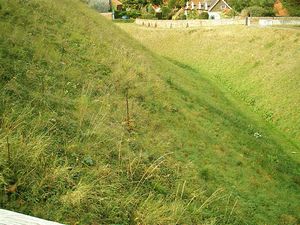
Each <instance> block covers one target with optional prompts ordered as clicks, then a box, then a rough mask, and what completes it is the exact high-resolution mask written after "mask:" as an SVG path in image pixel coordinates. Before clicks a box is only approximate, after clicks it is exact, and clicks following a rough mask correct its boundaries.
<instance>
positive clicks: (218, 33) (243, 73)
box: [123, 25, 300, 146]
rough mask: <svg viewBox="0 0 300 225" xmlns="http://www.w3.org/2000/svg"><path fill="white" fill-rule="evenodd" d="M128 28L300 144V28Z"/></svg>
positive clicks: (127, 28)
mask: <svg viewBox="0 0 300 225" xmlns="http://www.w3.org/2000/svg"><path fill="white" fill-rule="evenodd" d="M123 28H125V29H126V30H128V31H129V32H130V33H131V34H132V35H133V36H134V37H135V38H136V39H138V40H140V41H141V42H142V43H143V44H144V45H145V46H146V47H149V49H151V50H153V51H155V52H157V53H158V54H161V55H163V56H165V57H168V58H170V59H173V60H177V61H180V62H183V63H184V64H186V65H189V66H191V67H192V68H194V69H196V70H198V71H201V72H203V73H204V74H205V75H206V76H207V77H208V79H213V80H215V81H218V82H219V83H220V84H221V85H220V86H223V87H224V86H225V87H226V88H227V90H228V91H229V92H230V93H235V94H236V95H238V96H239V97H240V98H242V99H243V100H244V101H245V102H246V103H247V104H248V105H250V106H251V107H252V109H253V110H254V111H256V112H258V113H260V114H261V116H262V117H263V118H265V119H266V120H268V121H270V122H272V123H273V124H275V126H277V127H278V128H280V129H281V130H282V131H283V135H286V136H289V137H291V138H292V139H294V141H295V142H297V143H298V145H299V146H300V123H299V121H300V110H299V109H300V91H299V87H300V63H299V62H300V30H297V29H280V28H277V29H276V28H272V29H261V28H255V27H251V28H247V27H241V26H237V27H215V28H203V29H200V30H175V31H174V30H173V31H172V30H147V31H145V30H144V29H143V28H138V27H134V26H128V25H127V26H125V25H124V26H123ZM158 40H159V41H158Z"/></svg>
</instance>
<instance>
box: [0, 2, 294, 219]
mask: <svg viewBox="0 0 300 225" xmlns="http://www.w3.org/2000/svg"><path fill="white" fill-rule="evenodd" d="M0 18H1V20H0V27H1V30H0V56H1V58H0V59H1V63H0V79H1V80H0V89H1V92H0V104H1V105H0V117H1V123H0V186H1V189H0V190H1V193H0V207H2V208H6V209H11V210H15V211H20V212H24V213H27V214H31V215H35V216H40V217H42V218H46V219H51V220H56V221H59V222H63V223H66V224H75V223H79V224H92V223H94V224H100V223H107V224H108V223H122V224H126V223H142V224H166V223H182V224H183V223H187V224H203V223H210V224H212V223H214V222H215V223H230V224H245V223H250V224H255V223H273V224H275V223H280V222H282V223H297V220H299V218H298V215H297V212H298V211H299V204H298V202H299V201H298V200H299V168H300V167H299V163H298V162H299V161H297V159H296V157H297V156H298V155H297V154H293V152H297V151H298V150H297V149H296V148H295V147H293V146H292V145H291V144H290V143H289V142H288V141H286V140H285V138H284V137H281V136H278V134H277V133H276V132H274V131H273V130H272V129H269V128H268V127H266V125H265V124H264V123H263V122H261V121H260V120H259V119H257V118H256V117H255V116H254V115H251V114H249V113H248V112H247V111H245V110H243V108H241V106H240V105H239V103H237V102H233V101H232V99H231V98H230V96H228V98H227V97H226V96H225V95H224V93H222V92H221V91H220V90H219V89H218V88H217V87H215V86H214V85H213V84H211V83H210V82H209V81H207V80H206V79H205V78H203V77H202V76H200V77H199V73H198V72H197V71H194V70H193V69H192V68H189V67H186V66H183V65H182V64H180V63H177V64H178V65H175V64H173V63H170V62H168V61H167V60H164V59H161V58H160V57H158V56H155V54H153V53H151V52H149V51H147V50H146V49H144V48H143V47H142V46H141V45H140V44H138V43H137V42H136V41H134V40H133V39H131V38H130V37H129V36H128V35H126V34H125V33H124V32H122V31H121V30H120V29H118V28H117V27H116V26H115V25H113V24H112V23H111V22H109V21H107V20H105V19H103V18H102V17H100V16H99V15H98V14H97V13H95V12H93V11H91V10H90V9H88V8H87V7H86V6H85V5H84V4H83V3H80V2H79V1H75V0H52V1H47V0H31V1H25V0H9V1H8V0H0ZM126 96H127V97H126ZM126 100H127V101H126ZM126 102H128V107H127V106H126ZM127 108H128V110H127ZM127 115H128V116H127ZM128 117H129V118H128Z"/></svg>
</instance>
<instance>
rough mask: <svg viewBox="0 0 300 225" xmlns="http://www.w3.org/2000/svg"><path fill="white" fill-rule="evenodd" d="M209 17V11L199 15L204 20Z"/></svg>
mask: <svg viewBox="0 0 300 225" xmlns="http://www.w3.org/2000/svg"><path fill="white" fill-rule="evenodd" d="M208 17H209V15H208V13H207V12H202V13H201V14H200V15H199V19H202V20H207V19H208Z"/></svg>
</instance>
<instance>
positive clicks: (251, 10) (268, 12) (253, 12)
mask: <svg viewBox="0 0 300 225" xmlns="http://www.w3.org/2000/svg"><path fill="white" fill-rule="evenodd" d="M241 14H242V15H243V16H248V15H250V16H254V17H260V16H274V15H275V14H274V11H273V9H267V8H263V7H260V6H251V7H248V8H245V9H244V10H243V11H242V13H241Z"/></svg>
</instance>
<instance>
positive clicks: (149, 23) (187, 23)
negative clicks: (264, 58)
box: [135, 19, 245, 28]
mask: <svg viewBox="0 0 300 225" xmlns="http://www.w3.org/2000/svg"><path fill="white" fill-rule="evenodd" d="M135 23H136V24H138V25H141V26H146V27H158V28H187V27H202V26H219V25H245V19H221V20H145V19H136V20H135Z"/></svg>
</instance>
